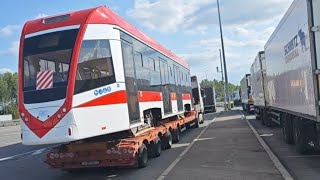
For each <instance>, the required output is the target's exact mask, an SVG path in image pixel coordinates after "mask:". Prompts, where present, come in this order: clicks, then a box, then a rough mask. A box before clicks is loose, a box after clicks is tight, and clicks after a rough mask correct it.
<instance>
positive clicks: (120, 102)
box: [19, 6, 193, 145]
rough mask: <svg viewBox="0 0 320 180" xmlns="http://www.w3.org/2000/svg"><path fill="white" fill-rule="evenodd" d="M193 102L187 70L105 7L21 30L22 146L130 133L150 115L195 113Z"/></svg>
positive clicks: (37, 22)
mask: <svg viewBox="0 0 320 180" xmlns="http://www.w3.org/2000/svg"><path fill="white" fill-rule="evenodd" d="M191 98H192V96H191V82H190V71H189V68H188V65H187V63H186V62H185V61H183V60H182V59H180V58H179V57H177V56H176V55H174V54H173V53H172V52H171V51H169V50H168V49H166V48H164V47H163V46H161V45H160V44H159V43H157V42H156V41H154V40H153V39H151V38H150V37H148V36H147V35H145V34H144V33H142V32H141V31H139V30H138V29H137V28H135V27H134V26H132V25H130V24H129V23H128V22H126V21H125V20H124V19H123V18H121V17H120V16H118V15H117V14H116V13H114V12H113V11H112V10H110V9H109V8H107V7H104V6H103V7H97V8H93V9H88V10H83V11H77V12H72V13H67V14H63V15H58V16H53V17H47V18H41V19H37V20H32V21H28V22H27V23H26V24H25V25H24V28H23V31H22V35H21V39H20V54H19V113H20V117H21V128H22V142H23V144H26V145H35V144H50V143H61V142H69V141H75V140H79V139H85V138H89V137H94V136H100V135H104V134H110V133H115V132H120V131H125V130H130V129H134V128H137V127H139V126H141V125H143V124H145V123H146V119H148V118H147V117H148V114H150V112H159V116H160V117H162V118H165V117H170V116H173V115H177V114H179V113H183V112H184V111H185V109H187V110H188V109H190V108H191V107H192V106H193V105H192V103H191ZM153 110H156V111H153ZM160 113H161V115H160Z"/></svg>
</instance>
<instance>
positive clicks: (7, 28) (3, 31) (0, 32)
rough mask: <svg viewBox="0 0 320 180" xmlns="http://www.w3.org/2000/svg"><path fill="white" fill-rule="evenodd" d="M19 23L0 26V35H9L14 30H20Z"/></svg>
mask: <svg viewBox="0 0 320 180" xmlns="http://www.w3.org/2000/svg"><path fill="white" fill-rule="evenodd" d="M20 29H21V26H20V25H7V26H5V27H3V28H0V35H1V36H11V35H12V34H13V33H15V32H16V31H18V30H20Z"/></svg>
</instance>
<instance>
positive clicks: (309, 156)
mask: <svg viewBox="0 0 320 180" xmlns="http://www.w3.org/2000/svg"><path fill="white" fill-rule="evenodd" d="M312 157H320V155H305V156H285V158H312Z"/></svg>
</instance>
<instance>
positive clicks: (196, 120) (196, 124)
mask: <svg viewBox="0 0 320 180" xmlns="http://www.w3.org/2000/svg"><path fill="white" fill-rule="evenodd" d="M199 124H200V114H198V117H197V118H196V119H195V120H194V125H193V127H194V128H199Z"/></svg>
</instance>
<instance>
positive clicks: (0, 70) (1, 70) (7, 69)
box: [0, 68, 13, 74]
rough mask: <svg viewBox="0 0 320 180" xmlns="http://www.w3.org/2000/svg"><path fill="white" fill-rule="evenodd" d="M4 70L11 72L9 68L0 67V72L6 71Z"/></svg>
mask: <svg viewBox="0 0 320 180" xmlns="http://www.w3.org/2000/svg"><path fill="white" fill-rule="evenodd" d="M6 72H11V73H12V72H13V70H12V69H9V68H0V74H3V73H6Z"/></svg>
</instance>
